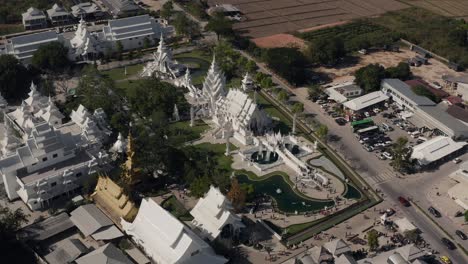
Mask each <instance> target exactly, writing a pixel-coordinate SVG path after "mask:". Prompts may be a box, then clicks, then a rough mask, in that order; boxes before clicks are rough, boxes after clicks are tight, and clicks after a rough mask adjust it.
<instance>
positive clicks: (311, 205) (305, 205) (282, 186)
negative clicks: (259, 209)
mask: <svg viewBox="0 0 468 264" xmlns="http://www.w3.org/2000/svg"><path fill="white" fill-rule="evenodd" d="M237 179H238V181H239V183H247V184H252V185H253V186H254V193H255V195H263V194H265V195H268V196H270V197H272V198H273V199H275V201H276V204H277V206H278V209H279V210H280V211H283V212H287V213H294V212H295V211H297V212H299V213H305V212H311V211H316V210H320V209H323V208H324V207H325V206H328V207H330V206H333V205H334V202H333V201H331V200H314V199H306V198H303V197H301V196H299V195H298V194H297V193H296V192H294V190H293V189H292V188H291V186H290V185H289V184H288V183H287V182H286V181H285V180H284V179H283V177H282V176H281V175H273V176H271V177H268V178H266V179H264V180H259V181H253V180H250V179H249V178H248V177H247V175H245V174H240V175H238V176H237ZM277 190H281V192H280V193H278V191H277Z"/></svg>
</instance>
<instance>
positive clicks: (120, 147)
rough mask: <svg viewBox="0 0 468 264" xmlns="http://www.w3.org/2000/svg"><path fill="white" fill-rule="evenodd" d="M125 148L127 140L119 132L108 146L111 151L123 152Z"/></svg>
mask: <svg viewBox="0 0 468 264" xmlns="http://www.w3.org/2000/svg"><path fill="white" fill-rule="evenodd" d="M126 150H127V142H126V140H125V139H124V138H123V136H122V133H120V132H119V135H118V136H117V141H115V143H114V145H112V147H111V148H110V150H109V151H110V152H112V153H119V154H120V153H125V151H126Z"/></svg>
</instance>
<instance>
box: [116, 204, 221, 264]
mask: <svg viewBox="0 0 468 264" xmlns="http://www.w3.org/2000/svg"><path fill="white" fill-rule="evenodd" d="M122 228H123V230H125V232H126V233H127V234H128V235H130V236H131V237H132V238H133V240H134V241H135V242H136V243H137V244H139V245H140V246H141V247H142V248H143V250H144V251H145V252H146V254H147V255H148V256H149V257H150V258H151V259H152V260H153V261H154V262H156V263H160V264H178V263H210V264H221V263H226V262H227V260H226V259H225V258H223V257H221V256H218V255H216V254H215V252H214V251H213V249H212V248H211V247H210V246H209V245H208V244H207V243H206V242H205V241H204V240H202V239H201V238H200V237H198V236H197V235H196V234H195V233H194V232H193V231H192V230H190V229H189V228H188V227H187V226H185V225H184V224H183V223H181V222H180V221H179V220H177V219H176V218H175V217H174V216H173V215H172V214H171V213H169V212H167V211H166V210H164V209H163V208H162V207H161V206H160V205H158V204H157V203H156V202H155V201H154V200H152V199H149V198H146V199H143V200H142V202H141V205H140V209H139V211H138V215H137V216H136V218H135V220H134V221H133V222H132V223H129V222H126V221H125V220H122Z"/></svg>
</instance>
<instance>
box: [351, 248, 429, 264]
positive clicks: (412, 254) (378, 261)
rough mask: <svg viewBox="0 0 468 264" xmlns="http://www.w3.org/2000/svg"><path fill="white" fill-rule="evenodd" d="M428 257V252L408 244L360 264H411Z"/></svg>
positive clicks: (363, 260) (362, 260) (360, 261)
mask: <svg viewBox="0 0 468 264" xmlns="http://www.w3.org/2000/svg"><path fill="white" fill-rule="evenodd" d="M425 255H426V252H424V251H422V250H421V249H419V248H418V247H416V246H415V245H414V244H408V245H406V246H402V247H399V248H396V249H393V250H390V251H386V252H382V253H380V254H378V255H376V256H374V257H372V258H365V259H361V260H359V261H358V262H357V263H358V264H387V263H395V264H396V263H398V264H410V263H415V262H413V261H416V260H417V259H419V258H421V257H423V256H425Z"/></svg>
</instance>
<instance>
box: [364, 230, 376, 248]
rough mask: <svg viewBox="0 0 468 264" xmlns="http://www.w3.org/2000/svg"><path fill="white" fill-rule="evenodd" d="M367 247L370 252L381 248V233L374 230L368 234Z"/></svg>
mask: <svg viewBox="0 0 468 264" xmlns="http://www.w3.org/2000/svg"><path fill="white" fill-rule="evenodd" d="M367 245H368V246H369V248H370V250H373V251H375V250H377V248H379V233H378V232H377V231H375V230H374V229H372V230H371V231H369V232H367Z"/></svg>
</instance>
